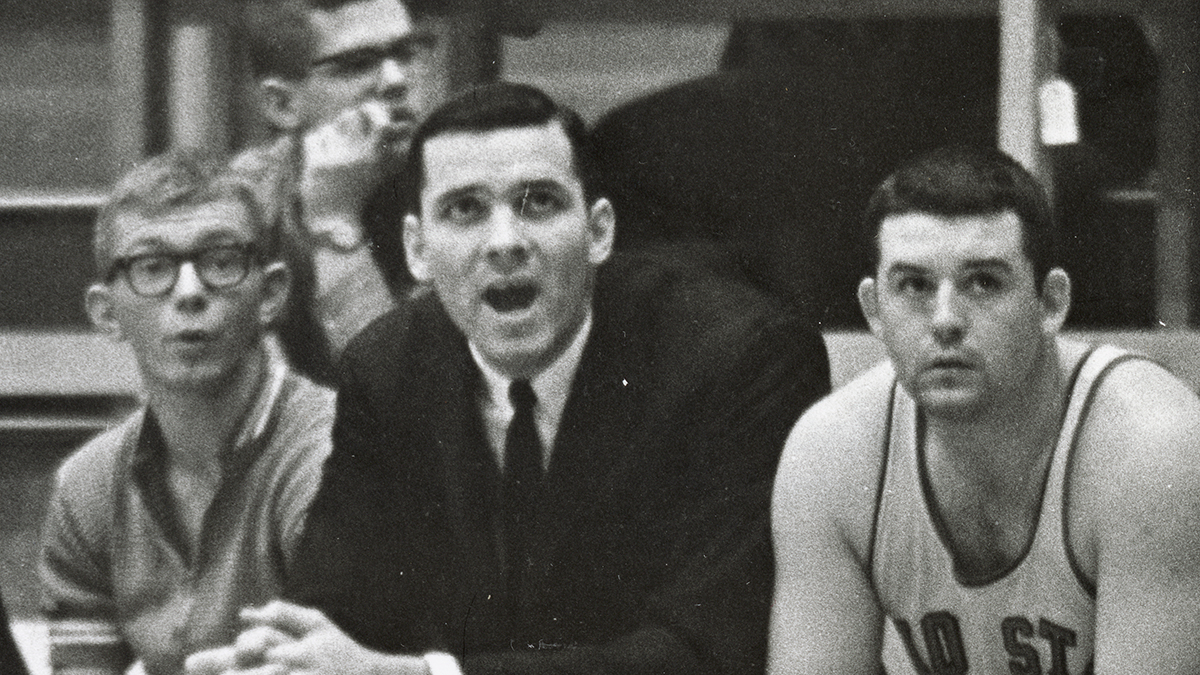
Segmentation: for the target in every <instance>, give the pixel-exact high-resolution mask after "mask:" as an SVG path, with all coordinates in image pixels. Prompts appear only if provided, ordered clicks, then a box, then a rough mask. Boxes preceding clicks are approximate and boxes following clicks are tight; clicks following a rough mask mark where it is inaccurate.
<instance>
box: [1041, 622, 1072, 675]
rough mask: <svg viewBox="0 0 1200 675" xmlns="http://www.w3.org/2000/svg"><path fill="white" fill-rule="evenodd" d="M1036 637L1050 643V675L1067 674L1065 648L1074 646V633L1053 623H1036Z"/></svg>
mask: <svg viewBox="0 0 1200 675" xmlns="http://www.w3.org/2000/svg"><path fill="white" fill-rule="evenodd" d="M1038 635H1041V636H1042V637H1044V638H1046V640H1048V641H1049V642H1050V675H1068V674H1067V647H1074V646H1075V631H1073V630H1071V629H1070V628H1066V627H1065V626H1060V625H1058V624H1056V623H1054V622H1053V621H1047V620H1046V619H1042V620H1041V621H1039V622H1038Z"/></svg>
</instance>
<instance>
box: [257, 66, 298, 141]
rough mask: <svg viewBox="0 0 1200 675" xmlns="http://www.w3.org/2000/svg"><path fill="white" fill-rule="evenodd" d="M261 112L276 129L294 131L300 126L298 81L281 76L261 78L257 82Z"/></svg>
mask: <svg viewBox="0 0 1200 675" xmlns="http://www.w3.org/2000/svg"><path fill="white" fill-rule="evenodd" d="M258 93H259V96H261V97H262V109H263V114H264V115H266V117H267V120H268V121H269V122H270V123H271V125H272V126H274V127H275V128H277V129H283V130H284V131H294V130H296V129H297V128H299V127H300V108H299V103H300V96H301V92H300V83H298V82H296V81H294V80H288V79H285V78H282V77H267V78H263V79H262V80H261V81H259V83H258Z"/></svg>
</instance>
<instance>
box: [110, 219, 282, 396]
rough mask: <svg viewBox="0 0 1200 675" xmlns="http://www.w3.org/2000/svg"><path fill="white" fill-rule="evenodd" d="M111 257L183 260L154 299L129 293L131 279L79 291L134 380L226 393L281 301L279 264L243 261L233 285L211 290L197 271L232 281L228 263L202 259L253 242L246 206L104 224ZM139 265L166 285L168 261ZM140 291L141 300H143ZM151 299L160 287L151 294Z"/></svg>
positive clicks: (225, 258)
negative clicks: (130, 355) (137, 375)
mask: <svg viewBox="0 0 1200 675" xmlns="http://www.w3.org/2000/svg"><path fill="white" fill-rule="evenodd" d="M112 228H113V233H112V234H113V237H112V242H113V252H114V259H121V258H129V257H132V256H144V255H148V254H163V253H166V254H191V255H190V257H191V258H192V260H191V261H189V262H183V263H181V264H180V265H179V267H178V274H177V275H176V276H175V282H174V284H173V285H171V286H170V287H169V288H166V289H165V291H163V293H162V294H161V295H158V296H156V297H146V296H144V295H139V294H138V293H137V292H135V291H134V288H133V286H132V285H131V282H130V275H132V274H134V272H132V271H131V272H129V273H119V274H117V275H116V276H115V277H114V278H112V279H111V281H109V282H107V283H103V284H97V285H95V286H93V287H92V288H91V289H90V290H89V291H88V298H87V300H88V310H89V313H90V314H91V316H92V318H93V320H94V321H95V322H96V324H97V325H98V326H99V327H100V328H101V329H103V330H105V331H106V332H108V333H110V334H111V335H113V336H114V337H116V338H118V339H122V340H124V341H127V342H129V344H130V345H131V346H132V348H133V352H134V356H135V358H136V359H137V362H138V366H139V370H140V372H141V376H142V379H143V380H144V381H145V382H146V383H147V384H148V385H153V386H158V387H165V388H168V389H173V390H188V391H210V390H214V388H220V387H223V386H227V385H230V384H232V383H233V382H234V381H236V378H237V377H238V376H239V375H240V374H241V373H243V372H245V367H246V364H247V363H248V360H249V358H250V357H251V355H252V354H253V353H255V350H256V347H257V345H258V342H259V340H260V337H261V335H262V332H263V330H264V329H265V326H266V324H267V323H268V322H269V321H271V320H272V319H274V317H275V316H276V314H277V312H278V311H279V310H280V309H281V307H282V304H283V302H284V300H285V298H286V290H287V282H286V278H287V275H286V272H285V271H283V266H282V265H281V264H279V263H275V264H273V265H269V266H267V267H264V266H263V265H261V264H259V263H258V261H257V259H256V258H253V257H252V258H251V259H250V262H249V264H248V267H247V268H239V269H247V270H248V271H247V274H246V276H245V278H244V279H242V280H241V281H240V282H238V283H236V284H234V285H232V286H229V287H226V288H219V289H214V288H212V287H211V284H206V283H205V281H204V280H203V279H202V278H201V272H200V270H199V267H201V266H206V267H207V268H208V269H206V272H205V274H207V275H208V278H209V279H210V281H211V280H218V281H220V280H221V279H228V278H230V277H229V275H230V274H232V275H233V276H232V278H233V279H236V278H237V275H236V272H229V271H228V270H231V269H234V267H236V263H233V262H229V261H231V260H234V258H231V257H228V256H223V255H222V254H214V253H210V257H208V258H207V260H206V261H204V262H200V261H197V260H196V259H195V257H196V256H197V255H198V254H199V253H201V252H202V251H210V252H212V251H214V250H224V251H229V250H232V249H231V248H225V247H234V248H236V247H244V246H246V245H247V244H249V243H251V242H252V241H253V235H254V233H253V230H252V229H251V227H250V225H249V214H248V212H247V210H246V207H245V206H244V205H243V204H242V203H241V202H239V201H237V200H229V201H222V202H214V203H210V204H204V205H200V206H195V207H184V208H180V209H178V210H175V211H172V212H170V213H167V214H164V215H158V216H155V217H153V218H147V217H143V216H141V215H138V214H134V213H127V214H122V215H119V216H117V217H116V218H115V219H114V222H113V224H112ZM160 262H161V263H162V264H156V263H154V262H152V261H143V263H144V264H143V263H139V264H140V265H142V272H141V274H143V276H149V277H155V278H165V279H167V280H169V279H170V269H171V264H170V262H168V261H160ZM145 288H146V287H144V286H143V292H145ZM154 290H155V291H157V290H159V287H155V289H154Z"/></svg>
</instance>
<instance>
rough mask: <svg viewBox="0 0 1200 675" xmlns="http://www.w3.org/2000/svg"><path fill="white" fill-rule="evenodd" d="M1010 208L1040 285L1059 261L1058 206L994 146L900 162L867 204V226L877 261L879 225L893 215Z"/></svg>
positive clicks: (952, 148) (978, 212)
mask: <svg viewBox="0 0 1200 675" xmlns="http://www.w3.org/2000/svg"><path fill="white" fill-rule="evenodd" d="M1004 211H1012V212H1013V213H1015V214H1016V215H1017V217H1018V218H1019V219H1020V221H1021V241H1022V248H1023V250H1024V252H1025V256H1026V257H1028V258H1029V261H1030V262H1031V263H1032V264H1033V273H1034V278H1035V281H1036V283H1037V285H1038V288H1039V289H1040V288H1041V283H1042V281H1043V280H1044V279H1045V278H1046V273H1047V272H1049V271H1050V270H1051V269H1052V268H1053V267H1054V266H1055V265H1056V264H1057V253H1056V240H1057V237H1056V230H1055V219H1054V210H1053V207H1052V205H1051V204H1050V200H1049V198H1048V197H1047V196H1046V192H1045V190H1043V189H1042V186H1041V185H1040V184H1039V183H1038V181H1037V179H1035V178H1034V177H1033V175H1032V174H1030V173H1029V172H1028V171H1026V170H1025V168H1024V167H1023V166H1021V164H1020V163H1018V162H1017V161H1016V160H1014V159H1013V158H1012V157H1009V156H1008V155H1006V154H1004V153H1003V152H1001V151H999V150H996V149H994V148H980V147H972V146H963V145H954V146H948V147H944V148H939V149H937V150H934V151H932V152H929V153H927V154H924V155H921V156H919V157H917V158H916V159H914V160H912V161H910V162H908V163H906V164H904V165H902V166H901V167H900V168H899V169H897V170H896V171H895V172H893V173H892V174H891V175H890V176H888V177H887V178H885V179H884V180H883V182H882V183H880V184H879V187H877V188H876V189H875V192H874V194H872V195H871V199H870V201H869V202H868V204H867V211H866V217H865V219H864V226H865V229H866V235H867V238H868V241H870V242H871V243H872V246H871V255H872V257H873V260H872V269H874V268H875V267H877V266H878V264H879V228H880V225H881V224H882V223H883V221H884V220H885V219H886V218H888V217H889V216H896V215H904V214H907V213H917V212H920V213H931V214H934V215H938V216H952V217H953V216H972V215H986V214H993V213H1002V212H1004Z"/></svg>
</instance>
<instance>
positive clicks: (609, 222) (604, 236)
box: [588, 197, 617, 265]
mask: <svg viewBox="0 0 1200 675" xmlns="http://www.w3.org/2000/svg"><path fill="white" fill-rule="evenodd" d="M588 234H589V235H590V237H591V242H590V244H589V245H588V260H590V261H591V263H592V264H593V265H599V264H600V263H602V262H604V261H605V260H608V256H610V255H612V250H613V240H614V239H615V238H616V235H617V213H616V210H615V209H613V205H612V202H610V201H608V199H606V198H604V197H600V198H599V199H597V200H596V201H594V202H592V205H591V207H589V208H588Z"/></svg>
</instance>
